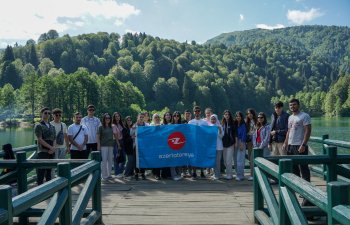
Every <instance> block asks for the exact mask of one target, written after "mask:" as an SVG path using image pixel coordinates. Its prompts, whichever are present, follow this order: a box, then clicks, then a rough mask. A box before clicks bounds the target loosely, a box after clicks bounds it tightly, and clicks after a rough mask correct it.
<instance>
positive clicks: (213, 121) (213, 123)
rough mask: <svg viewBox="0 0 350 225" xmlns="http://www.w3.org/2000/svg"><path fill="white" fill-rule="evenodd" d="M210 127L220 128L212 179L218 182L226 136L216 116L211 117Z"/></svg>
mask: <svg viewBox="0 0 350 225" xmlns="http://www.w3.org/2000/svg"><path fill="white" fill-rule="evenodd" d="M209 126H217V127H218V136H217V138H216V161H215V168H214V175H213V176H211V179H213V180H218V179H220V174H221V158H222V152H223V149H224V147H223V145H222V137H223V136H224V130H223V129H222V126H221V124H220V122H219V119H218V116H217V115H216V114H213V115H211V116H210V125H209Z"/></svg>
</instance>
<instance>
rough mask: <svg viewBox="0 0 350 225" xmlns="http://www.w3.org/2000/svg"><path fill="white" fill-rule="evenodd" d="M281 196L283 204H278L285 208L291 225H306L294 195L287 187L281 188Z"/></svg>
mask: <svg viewBox="0 0 350 225" xmlns="http://www.w3.org/2000/svg"><path fill="white" fill-rule="evenodd" d="M281 195H282V200H283V203H280V204H284V206H285V207H286V211H287V214H288V216H289V219H290V221H291V223H292V224H294V225H307V224H308V223H307V220H306V218H305V216H304V213H303V211H302V210H301V207H300V205H299V202H298V200H297V199H296V197H295V195H294V194H293V193H292V192H290V191H289V190H288V189H287V187H281Z"/></svg>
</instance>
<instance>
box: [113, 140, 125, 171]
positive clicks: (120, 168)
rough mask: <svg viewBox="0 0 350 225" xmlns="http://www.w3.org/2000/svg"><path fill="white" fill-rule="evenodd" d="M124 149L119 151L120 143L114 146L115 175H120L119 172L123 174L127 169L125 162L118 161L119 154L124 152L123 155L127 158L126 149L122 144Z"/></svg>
mask: <svg viewBox="0 0 350 225" xmlns="http://www.w3.org/2000/svg"><path fill="white" fill-rule="evenodd" d="M121 147H122V149H121V150H119V152H118V145H117V144H115V145H114V148H113V155H114V159H113V162H114V166H113V167H114V174H115V175H118V174H122V173H123V172H124V170H125V162H122V163H117V160H116V159H117V157H118V154H122V156H123V157H124V158H125V151H124V148H123V146H121Z"/></svg>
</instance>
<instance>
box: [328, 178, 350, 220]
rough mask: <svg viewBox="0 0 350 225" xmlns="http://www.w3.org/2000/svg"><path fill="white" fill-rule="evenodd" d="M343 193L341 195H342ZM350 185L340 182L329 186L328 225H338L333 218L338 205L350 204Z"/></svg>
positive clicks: (334, 182)
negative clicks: (333, 211)
mask: <svg viewBox="0 0 350 225" xmlns="http://www.w3.org/2000/svg"><path fill="white" fill-rule="evenodd" d="M340 193H341V194H340ZM348 196H350V184H349V183H345V182H340V181H333V182H330V183H328V184H327V200H328V203H327V220H328V222H327V224H328V225H333V224H338V223H337V222H336V221H335V220H334V219H333V216H332V209H333V207H334V206H337V205H349V204H350V199H349V197H348Z"/></svg>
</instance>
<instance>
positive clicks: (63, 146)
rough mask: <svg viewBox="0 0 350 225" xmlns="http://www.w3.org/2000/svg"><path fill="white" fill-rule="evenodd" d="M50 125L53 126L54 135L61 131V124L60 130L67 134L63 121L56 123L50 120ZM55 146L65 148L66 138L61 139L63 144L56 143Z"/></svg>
mask: <svg viewBox="0 0 350 225" xmlns="http://www.w3.org/2000/svg"><path fill="white" fill-rule="evenodd" d="M50 123H51V125H52V126H54V127H55V131H56V137H57V135H58V133H59V132H60V131H61V124H62V128H63V129H62V131H63V134H67V125H66V124H65V123H63V122H60V123H56V122H55V121H51V122H50ZM56 147H57V148H65V147H66V140H65V139H63V144H62V145H56Z"/></svg>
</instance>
